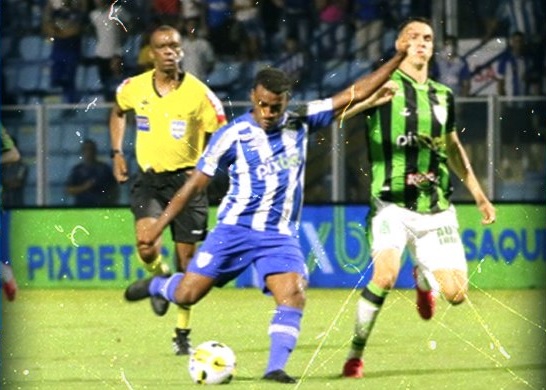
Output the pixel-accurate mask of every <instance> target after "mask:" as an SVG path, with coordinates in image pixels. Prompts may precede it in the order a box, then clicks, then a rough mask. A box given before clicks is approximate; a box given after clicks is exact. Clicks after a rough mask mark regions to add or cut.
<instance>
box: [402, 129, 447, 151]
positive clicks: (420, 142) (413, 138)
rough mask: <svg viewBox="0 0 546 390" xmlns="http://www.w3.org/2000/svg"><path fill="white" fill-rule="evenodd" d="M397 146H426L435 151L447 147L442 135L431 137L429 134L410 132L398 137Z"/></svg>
mask: <svg viewBox="0 0 546 390" xmlns="http://www.w3.org/2000/svg"><path fill="white" fill-rule="evenodd" d="M396 146H398V147H399V148H403V147H424V148H428V149H431V150H433V151H440V150H442V149H444V148H445V142H444V140H443V138H442V137H434V138H433V137H431V136H430V135H427V134H416V133H413V132H409V133H408V134H402V135H399V136H398V137H396Z"/></svg>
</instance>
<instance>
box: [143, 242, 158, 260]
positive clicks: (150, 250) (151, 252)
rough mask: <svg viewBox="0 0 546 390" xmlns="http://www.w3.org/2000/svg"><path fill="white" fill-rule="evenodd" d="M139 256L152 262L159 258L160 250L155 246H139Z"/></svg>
mask: <svg viewBox="0 0 546 390" xmlns="http://www.w3.org/2000/svg"><path fill="white" fill-rule="evenodd" d="M138 256H139V257H140V258H141V259H142V261H143V262H145V263H151V262H153V261H154V260H155V259H156V258H157V256H158V252H157V249H155V247H151V246H146V247H143V246H139V247H138Z"/></svg>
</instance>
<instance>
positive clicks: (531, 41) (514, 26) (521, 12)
mask: <svg viewBox="0 0 546 390" xmlns="http://www.w3.org/2000/svg"><path fill="white" fill-rule="evenodd" d="M545 20H546V13H545V8H544V1H543V0H501V1H500V2H499V4H498V6H497V9H496V12H495V15H494V19H492V21H491V22H490V23H489V25H488V30H487V31H486V33H485V37H484V39H483V41H484V42H487V41H488V40H489V39H491V38H492V37H493V35H494V34H495V33H497V34H498V33H499V30H501V28H503V27H504V30H501V31H505V34H503V35H504V36H507V37H511V36H512V35H513V34H514V33H516V32H521V33H523V35H524V37H525V40H526V45H527V46H528V47H529V51H528V52H529V53H530V54H531V56H532V59H533V62H534V63H535V64H534V66H539V65H540V64H542V61H543V60H544V55H545V53H544V50H545V49H544V46H545V43H546V36H545V34H546V27H545V23H544V22H545Z"/></svg>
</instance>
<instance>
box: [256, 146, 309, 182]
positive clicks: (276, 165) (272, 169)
mask: <svg viewBox="0 0 546 390" xmlns="http://www.w3.org/2000/svg"><path fill="white" fill-rule="evenodd" d="M301 163H302V159H301V158H300V155H299V154H298V153H294V154H291V155H289V156H287V155H285V154H281V155H279V156H276V157H274V158H271V159H268V160H267V161H265V162H264V163H263V164H260V165H258V167H257V168H256V176H257V177H258V180H265V178H266V177H267V176H269V175H274V174H276V173H279V172H281V171H284V170H286V169H291V168H296V167H298V166H300V164H301Z"/></svg>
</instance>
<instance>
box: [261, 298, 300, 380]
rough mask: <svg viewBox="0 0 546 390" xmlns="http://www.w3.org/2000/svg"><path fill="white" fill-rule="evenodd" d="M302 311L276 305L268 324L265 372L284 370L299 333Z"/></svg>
mask: <svg viewBox="0 0 546 390" xmlns="http://www.w3.org/2000/svg"><path fill="white" fill-rule="evenodd" d="M302 315H303V311H302V310H301V309H298V308H295V307H290V306H277V310H275V315H274V316H273V319H272V320H271V324H270V325H269V338H270V339H271V347H270V349H269V362H268V364H267V369H266V370H265V373H266V374H267V373H269V372H271V371H275V370H284V366H285V365H286V362H287V361H288V358H289V357H290V353H292V350H293V349H294V347H295V346H296V342H297V341H298V337H299V334H300V322H301V317H302Z"/></svg>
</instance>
